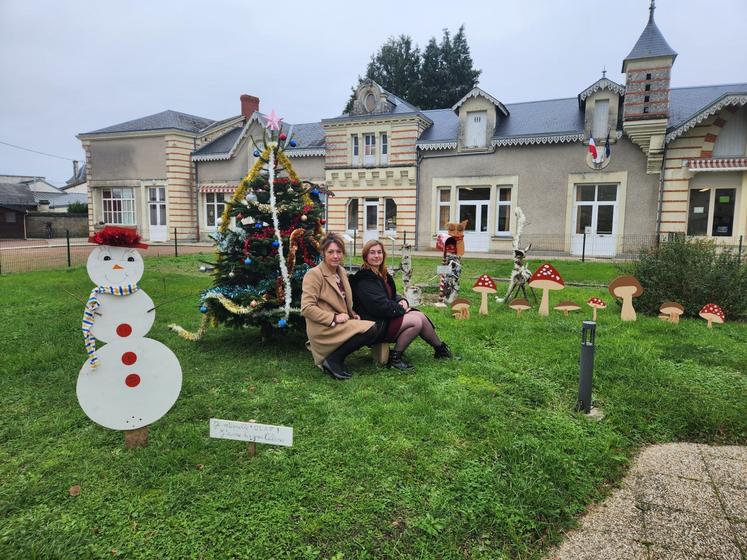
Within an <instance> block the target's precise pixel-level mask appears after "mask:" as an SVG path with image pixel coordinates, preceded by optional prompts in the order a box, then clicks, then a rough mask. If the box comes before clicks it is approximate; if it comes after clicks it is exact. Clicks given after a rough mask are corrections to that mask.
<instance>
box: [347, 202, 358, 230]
mask: <svg viewBox="0 0 747 560" xmlns="http://www.w3.org/2000/svg"><path fill="white" fill-rule="evenodd" d="M345 215H346V220H345V229H346V230H348V231H356V230H357V229H358V199H357V198H353V199H351V200H350V201H349V202H348V208H347V212H346V213H345Z"/></svg>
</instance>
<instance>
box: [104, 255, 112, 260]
mask: <svg viewBox="0 0 747 560" xmlns="http://www.w3.org/2000/svg"><path fill="white" fill-rule="evenodd" d="M104 260H105V261H110V260H112V258H111V257H110V256H109V255H106V256H105V257H104Z"/></svg>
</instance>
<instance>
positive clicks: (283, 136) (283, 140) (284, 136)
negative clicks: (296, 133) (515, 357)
mask: <svg viewBox="0 0 747 560" xmlns="http://www.w3.org/2000/svg"><path fill="white" fill-rule="evenodd" d="M278 138H280V141H281V142H285V139H286V138H288V137H287V136H286V135H285V134H281V135H280V136H278Z"/></svg>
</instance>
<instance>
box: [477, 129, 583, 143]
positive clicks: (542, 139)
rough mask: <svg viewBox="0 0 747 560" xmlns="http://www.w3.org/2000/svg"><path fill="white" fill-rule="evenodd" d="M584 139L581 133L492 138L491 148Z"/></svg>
mask: <svg viewBox="0 0 747 560" xmlns="http://www.w3.org/2000/svg"><path fill="white" fill-rule="evenodd" d="M584 138H585V136H584V133H583V132H577V133H571V134H558V135H554V136H514V137H513V138H494V139H493V141H492V142H491V143H490V145H491V146H528V145H532V144H562V143H565V142H581V141H583V140H584Z"/></svg>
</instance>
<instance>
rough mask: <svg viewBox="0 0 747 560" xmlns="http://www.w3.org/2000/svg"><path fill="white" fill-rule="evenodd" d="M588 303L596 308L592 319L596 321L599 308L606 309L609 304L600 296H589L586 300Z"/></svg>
mask: <svg viewBox="0 0 747 560" xmlns="http://www.w3.org/2000/svg"><path fill="white" fill-rule="evenodd" d="M586 305H588V306H589V307H591V308H592V309H593V310H594V313H593V314H592V317H591V320H592V321H596V320H597V309H606V308H607V304H606V303H604V301H603V300H602V299H601V298H598V297H592V298H589V301H587V302H586Z"/></svg>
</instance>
